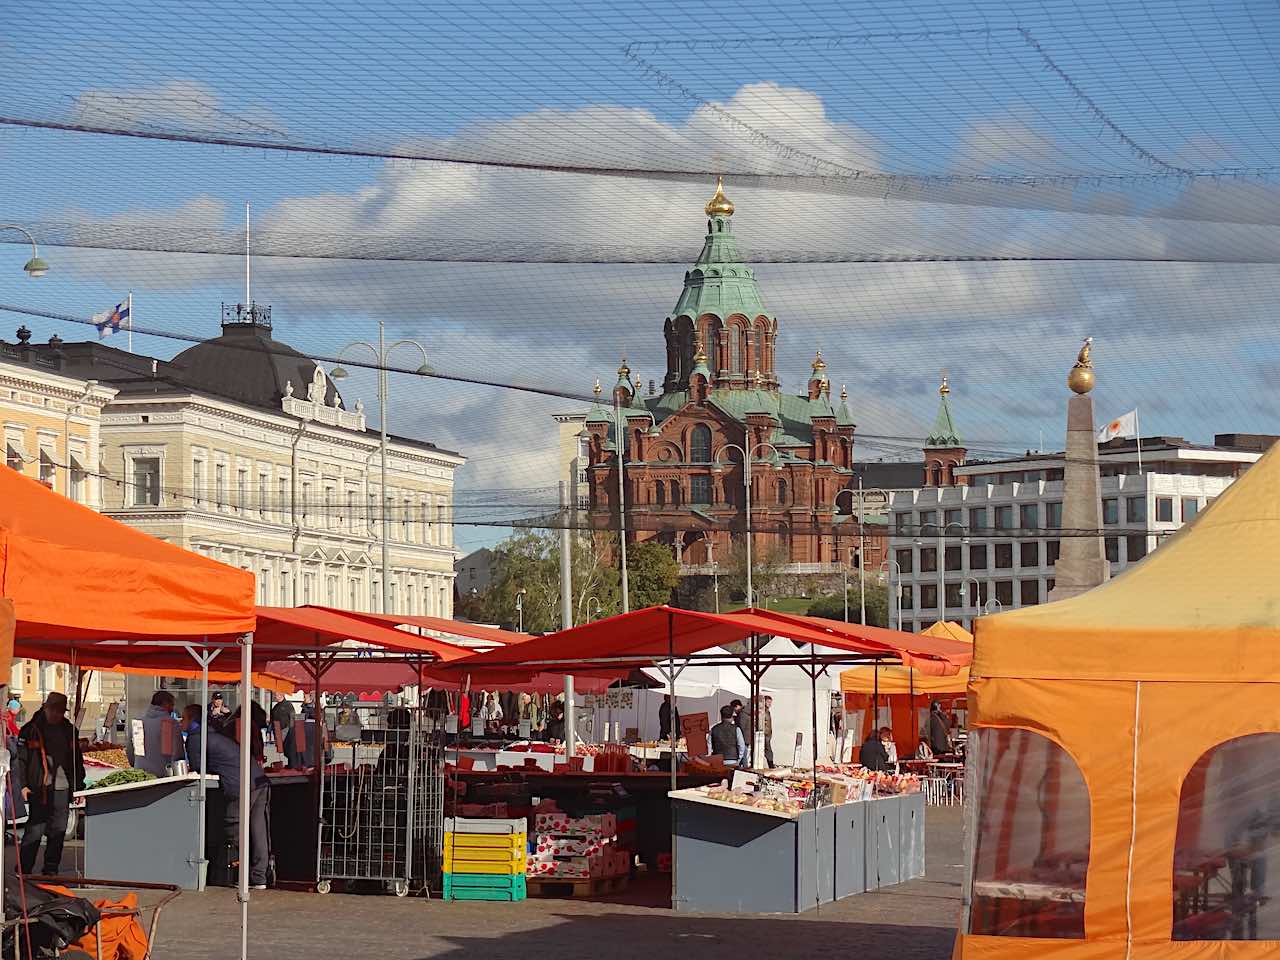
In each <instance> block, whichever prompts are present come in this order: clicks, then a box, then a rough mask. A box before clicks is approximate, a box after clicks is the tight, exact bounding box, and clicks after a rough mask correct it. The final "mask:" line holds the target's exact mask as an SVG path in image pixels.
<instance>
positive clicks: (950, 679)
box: [840, 621, 973, 757]
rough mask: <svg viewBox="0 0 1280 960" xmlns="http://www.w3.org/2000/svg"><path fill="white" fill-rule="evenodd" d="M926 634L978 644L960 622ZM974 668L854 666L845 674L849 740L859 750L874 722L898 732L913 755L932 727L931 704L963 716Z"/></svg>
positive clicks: (902, 748)
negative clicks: (930, 670) (928, 670)
mask: <svg viewBox="0 0 1280 960" xmlns="http://www.w3.org/2000/svg"><path fill="white" fill-rule="evenodd" d="M922 633H923V635H925V636H936V637H947V638H950V639H952V640H955V641H957V642H959V643H963V644H968V645H969V646H970V647H972V646H973V635H972V634H971V633H969V631H967V630H965V629H964V627H962V626H960V625H959V624H958V623H951V622H950V621H940V622H938V623H934V624H932V625H931V626H929V627H928V628H927V629H926V630H924V631H922ZM968 686H969V668H968V667H963V668H961V670H960V672H959V673H957V674H954V675H953V676H943V677H938V676H928V675H925V674H921V673H919V672H917V671H916V670H914V669H912V668H910V667H903V666H901V665H889V666H870V667H866V666H863V667H851V668H849V669H848V670H844V671H841V673H840V690H841V692H842V693H843V694H844V710H845V716H846V734H847V737H846V743H847V744H848V745H849V749H852V750H856V749H857V745H858V744H860V743H861V742H862V740H863V738H865V737H866V735H867V733H868V732H870V730H871V727H872V725H874V726H876V727H889V728H891V729H892V730H893V739H894V743H895V744H896V745H897V747H898V756H900V757H909V756H911V755H912V754H913V753H914V752H915V750H916V748H917V746H918V745H919V742H920V738H921V736H922V735H923V732H924V731H925V729H926V725H927V723H928V719H929V703H930V702H931V701H933V700H937V701H938V702H939V703H940V704H941V706H942V711H943V713H944V714H946V715H947V716H948V717H950V716H951V715H952V714H956V715H957V716H959V717H960V718H961V719H963V715H964V712H965V693H966V691H967V690H968Z"/></svg>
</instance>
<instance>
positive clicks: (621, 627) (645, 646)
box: [434, 606, 967, 682]
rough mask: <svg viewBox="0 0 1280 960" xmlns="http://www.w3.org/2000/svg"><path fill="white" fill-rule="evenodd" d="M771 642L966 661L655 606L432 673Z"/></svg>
mask: <svg viewBox="0 0 1280 960" xmlns="http://www.w3.org/2000/svg"><path fill="white" fill-rule="evenodd" d="M774 635H777V636H784V637H789V638H791V639H792V640H798V641H800V642H802V643H814V644H820V645H822V646H827V647H836V648H839V649H841V650H846V651H849V652H851V653H857V654H861V655H866V656H884V657H891V658H895V659H910V660H912V662H913V663H915V662H923V663H926V664H929V665H935V664H936V665H937V666H938V667H939V669H950V670H951V671H952V672H954V670H955V669H956V666H955V664H954V663H952V661H950V660H948V659H947V658H948V657H950V656H953V655H954V656H957V657H965V656H966V655H967V654H966V651H965V650H964V649H963V644H958V643H955V642H954V641H950V640H946V639H938V638H932V637H921V636H920V635H917V634H910V633H899V632H898V631H896V630H882V629H880V628H877V627H864V626H861V625H858V624H847V623H842V622H840V621H835V620H821V619H818V618H814V617H800V616H789V615H786V614H779V613H773V612H771V611H766V610H759V609H745V610H740V611H738V612H736V613H723V614H719V613H705V612H702V611H697V610H680V609H677V608H675V607H667V606H661V607H648V608H646V609H644V610H634V611H632V612H631V613H624V614H620V615H618V616H614V617H609V618H607V619H605V620H597V621H595V622H594V623H588V624H584V625H582V626H580V627H574V628H573V629H571V630H561V631H559V632H558V633H552V634H548V635H546V636H543V637H534V638H532V639H530V640H527V641H525V642H524V643H521V644H519V645H518V646H514V647H506V648H501V649H497V650H489V651H486V652H485V653H479V654H476V655H475V656H471V657H468V658H466V659H465V660H460V661H456V662H453V663H450V664H447V665H445V666H441V667H437V668H436V669H435V671H434V673H435V675H436V676H443V677H447V676H454V677H457V676H461V675H470V676H471V677H472V678H473V679H474V680H475V681H476V682H500V681H511V680H513V679H514V678H515V677H516V676H518V675H519V673H520V672H521V671H525V672H532V673H537V672H541V671H545V670H550V671H557V670H562V671H565V672H572V673H574V674H575V675H577V674H578V673H579V672H580V671H579V669H578V668H580V667H582V666H586V667H587V668H588V670H587V672H588V673H595V672H603V673H607V672H610V671H612V672H615V673H616V672H618V671H626V670H629V669H632V668H634V667H639V666H648V665H650V664H653V663H655V662H657V661H660V660H664V659H666V658H667V656H668V655H669V654H674V655H675V656H686V655H688V654H692V653H697V652H698V651H701V650H706V649H708V648H710V647H718V646H724V645H725V644H727V643H734V642H737V641H740V640H746V639H748V638H749V637H752V636H774Z"/></svg>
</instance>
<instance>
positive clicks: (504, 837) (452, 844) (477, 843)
mask: <svg viewBox="0 0 1280 960" xmlns="http://www.w3.org/2000/svg"><path fill="white" fill-rule="evenodd" d="M528 843H529V838H528V835H527V834H523V833H446V834H445V835H444V848H445V849H446V850H454V849H463V848H465V849H467V850H473V849H480V850H523V849H524V848H525V847H526V846H527V845H528Z"/></svg>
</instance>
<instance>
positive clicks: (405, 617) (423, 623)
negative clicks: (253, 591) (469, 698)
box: [315, 607, 530, 647]
mask: <svg viewBox="0 0 1280 960" xmlns="http://www.w3.org/2000/svg"><path fill="white" fill-rule="evenodd" d="M315 609H318V610H336V608H334V607H316V608H315ZM337 612H339V613H342V614H343V615H344V616H348V617H355V618H356V619H358V620H366V621H368V622H369V623H380V624H382V625H383V626H391V627H395V626H402V627H414V628H416V629H418V630H428V631H431V632H433V633H443V634H445V635H446V636H451V637H466V638H468V639H470V640H478V641H482V642H484V643H487V644H490V645H492V646H495V647H500V646H505V645H506V644H511V643H523V642H524V641H525V640H529V639H530V635H529V634H527V633H517V632H516V631H514V630H500V629H498V628H497V627H486V626H483V625H481V624H478V623H467V622H466V621H465V620H448V619H445V618H444V617H425V616H418V615H416V614H407V613H364V612H362V611H350V610H339V611H337Z"/></svg>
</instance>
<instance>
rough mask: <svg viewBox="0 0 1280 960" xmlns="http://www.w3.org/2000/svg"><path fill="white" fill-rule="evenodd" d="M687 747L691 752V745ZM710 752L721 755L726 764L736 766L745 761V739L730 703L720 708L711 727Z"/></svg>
mask: <svg viewBox="0 0 1280 960" xmlns="http://www.w3.org/2000/svg"><path fill="white" fill-rule="evenodd" d="M689 749H690V752H692V750H693V748H692V746H690V748H689ZM711 752H712V753H713V754H719V755H720V756H721V757H723V758H724V762H725V765H726V766H730V767H737V766H742V765H744V764H746V762H747V740H746V738H745V737H744V736H743V735H742V728H741V727H740V726H738V723H737V719H736V716H735V711H734V708H733V705H732V704H725V705H724V706H723V707H721V708H720V722H719V723H717V724H716V725H715V726H714V727H712V728H711Z"/></svg>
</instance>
